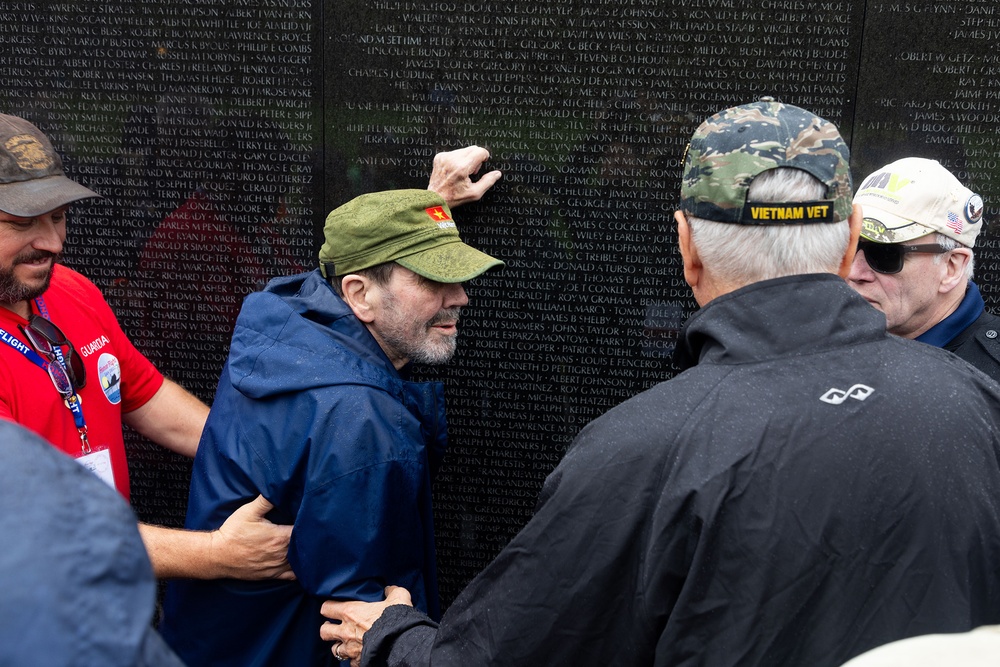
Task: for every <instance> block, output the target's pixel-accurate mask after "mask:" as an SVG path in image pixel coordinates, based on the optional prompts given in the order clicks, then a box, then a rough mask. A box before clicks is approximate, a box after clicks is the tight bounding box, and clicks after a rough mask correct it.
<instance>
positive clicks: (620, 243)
mask: <svg viewBox="0 0 1000 667" xmlns="http://www.w3.org/2000/svg"><path fill="white" fill-rule="evenodd" d="M7 5H9V7H8V6H5V7H6V8H7V9H8V10H9V11H8V14H7V15H6V16H5V21H4V22H3V24H2V25H0V33H2V37H0V41H2V43H3V47H0V48H2V51H0V74H2V76H3V80H4V82H5V85H4V87H3V88H2V89H0V109H2V110H3V111H4V112H7V113H14V114H18V115H22V116H24V117H26V118H28V119H29V120H31V121H32V122H34V123H36V124H37V125H39V126H40V127H41V128H42V129H43V130H45V131H46V132H48V133H49V134H50V136H51V137H52V139H53V141H54V143H55V144H56V146H57V147H58V148H59V149H60V151H61V152H62V154H63V155H64V156H65V158H66V163H67V169H68V171H69V172H70V173H71V175H72V176H73V177H75V178H77V179H78V180H80V181H81V182H83V183H84V184H86V185H88V186H90V187H92V188H94V189H95V190H97V191H99V192H101V193H102V194H103V195H104V199H102V200H100V201H98V202H96V203H92V204H88V205H85V206H80V207H77V208H76V209H75V210H74V212H73V217H72V221H71V231H70V238H69V240H68V243H67V252H66V262H67V263H68V264H70V265H71V266H73V267H74V268H77V269H78V270H80V271H82V272H83V273H84V274H86V275H87V276H89V277H90V278H91V279H92V280H94V281H95V282H96V283H97V284H98V285H99V286H100V287H101V288H102V289H103V290H104V292H105V294H106V295H107V298H108V300H109V301H110V302H111V304H112V306H113V307H114V308H115V311H116V313H117V314H118V316H119V319H120V320H121V322H122V324H123V326H124V327H125V329H126V331H127V332H128V333H129V334H130V335H131V336H132V338H133V340H134V341H135V343H136V344H137V345H138V346H139V347H140V348H141V349H142V350H143V351H144V352H145V353H146V354H147V355H149V357H150V358H151V359H152V360H153V361H154V362H155V363H157V365H158V366H159V367H160V368H161V369H162V370H163V371H164V372H165V373H167V374H168V375H170V376H171V377H173V378H174V379H176V380H178V381H179V382H181V383H182V384H184V385H185V386H187V387H188V388H190V389H192V390H193V391H195V392H196V393H197V394H198V395H199V396H201V397H202V398H203V399H205V400H206V401H210V400H211V398H212V395H213V393H214V389H215V385H216V381H217V379H218V373H219V370H220V369H221V366H222V363H223V361H224V360H225V354H226V349H227V345H228V340H229V334H230V331H231V327H232V323H233V320H234V318H235V316H236V314H237V312H238V309H239V305H240V302H241V299H242V298H243V296H245V295H246V294H247V293H248V292H249V291H251V290H254V289H258V288H259V287H260V286H262V285H263V284H264V283H265V282H266V281H267V279H268V278H270V277H272V276H275V275H281V274H285V273H292V272H297V271H300V270H306V269H311V268H312V267H313V265H314V258H315V255H316V252H317V251H318V248H319V241H320V238H321V236H320V231H321V229H322V222H323V218H324V216H325V214H326V213H327V212H328V211H329V210H330V209H332V208H333V207H335V206H337V205H339V204H341V203H343V202H345V201H347V200H349V199H350V198H351V197H353V196H355V195H358V194H361V193H364V192H369V191H374V190H382V189H388V188H396V187H425V186H426V179H427V175H428V174H429V171H430V162H431V157H432V156H433V154H434V153H435V152H436V151H438V150H446V149H452V148H457V147H461V146H464V145H468V144H472V143H475V144H479V145H482V146H486V147H488V148H489V149H490V151H491V152H492V154H493V159H492V161H491V165H490V166H491V167H495V168H500V169H502V170H503V171H504V178H503V179H502V181H501V182H500V184H499V185H497V186H496V187H495V188H494V190H493V191H492V192H491V194H490V195H488V197H487V198H486V200H485V201H483V202H481V203H478V204H475V205H471V206H467V207H465V208H463V209H459V210H458V211H457V212H456V219H457V221H458V224H459V228H460V229H461V231H462V234H463V237H464V238H465V240H466V241H467V242H470V243H471V244H473V245H476V246H477V247H480V248H482V249H483V250H485V251H487V252H489V253H491V254H494V255H496V256H498V257H500V258H502V259H504V260H506V262H507V267H506V268H505V269H503V270H501V271H497V272H492V273H490V274H487V275H486V276H484V277H482V278H480V279H478V280H476V281H474V282H472V283H471V284H470V285H468V291H469V295H470V298H471V305H470V307H469V308H468V309H467V312H466V313H465V315H464V316H463V318H462V322H461V324H460V326H461V342H460V347H459V353H458V354H457V355H456V358H455V360H454V361H453V363H452V364H450V365H449V366H447V367H435V368H418V369H416V371H415V372H416V374H417V375H418V376H419V377H423V378H428V379H432V378H433V379H441V380H443V381H444V382H445V383H446V385H447V393H448V401H449V422H450V440H451V445H450V448H451V449H450V454H449V457H448V459H447V463H446V465H445V467H444V468H443V470H442V473H441V476H440V478H439V480H438V484H437V488H436V500H437V526H438V542H439V549H440V555H439V562H440V567H441V571H442V574H441V579H442V588H443V594H444V597H445V599H446V600H450V599H451V597H453V596H454V594H455V593H457V591H458V590H460V589H461V587H462V586H463V585H464V583H465V582H466V581H467V580H468V579H469V578H470V577H471V576H472V575H473V574H475V572H477V571H478V570H479V569H481V568H482V567H483V565H485V563H486V562H487V561H488V560H489V559H490V558H491V557H492V556H493V555H494V554H495V553H496V552H497V551H498V550H499V549H500V548H501V547H502V546H503V545H504V544H505V543H506V542H507V541H508V540H509V539H510V538H511V537H512V536H513V534H514V533H515V532H516V531H517V530H518V529H519V527H520V526H521V525H523V523H524V522H525V521H526V520H527V518H528V517H529V516H530V513H531V511H532V508H533V506H534V503H535V499H536V497H537V493H538V490H539V488H540V486H541V483H542V481H543V480H544V478H545V476H546V475H547V474H548V473H549V472H550V471H551V470H552V468H553V467H554V466H555V464H556V463H557V462H558V460H559V459H560V457H561V456H562V454H563V453H564V452H565V450H566V448H567V447H568V445H569V444H570V442H571V441H572V438H573V436H574V435H575V434H576V433H577V432H578V431H579V430H580V429H581V428H582V427H583V426H584V425H585V424H586V423H587V422H588V421H590V420H591V419H593V418H594V417H596V416H598V415H599V414H601V413H603V412H605V411H606V410H608V409H609V408H611V407H613V406H614V405H616V404H618V403H619V402H621V401H622V400H624V399H626V398H628V397H629V396H632V395H634V394H636V393H638V392H640V391H642V390H644V389H646V388H648V387H650V386H652V385H653V384H655V383H657V382H660V381H662V380H665V379H668V378H669V377H671V376H672V375H673V374H674V372H675V370H674V368H673V367H672V365H671V353H672V351H673V347H674V344H675V341H676V340H677V337H678V333H679V330H680V327H681V325H682V324H683V322H684V321H685V319H686V318H687V317H688V316H689V315H690V314H691V313H692V312H693V310H694V309H695V308H696V306H695V304H694V302H693V300H692V299H691V297H690V294H689V292H688V289H687V287H686V285H685V283H684V280H683V275H682V273H681V270H680V258H679V256H678V254H677V253H676V251H675V247H674V246H675V242H676V238H675V234H674V224H673V219H672V212H673V210H674V208H675V207H676V202H677V198H678V197H677V193H678V189H679V178H680V170H679V165H680V162H681V158H682V154H683V151H684V146H685V144H686V141H687V138H688V137H689V136H690V134H691V132H692V131H693V130H694V128H695V127H696V126H697V125H698V124H699V123H700V122H701V120H703V119H704V118H705V117H706V116H708V115H710V114H712V113H714V112H715V111H718V110H720V109H722V108H724V107H727V106H731V105H733V104H740V103H744V102H748V101H752V100H754V99H756V98H758V97H760V96H763V95H771V96H774V97H775V98H778V99H780V100H782V101H785V102H789V103H792V104H796V105H799V106H803V107H806V108H808V109H810V110H811V111H814V112H815V113H818V114H820V115H822V116H824V117H826V118H828V119H830V120H832V121H834V122H836V123H837V124H838V125H839V126H840V128H841V130H842V132H843V134H844V136H845V137H846V138H847V139H848V140H849V142H850V143H851V147H852V151H853V154H854V168H855V183H859V182H860V180H861V179H862V178H863V176H864V175H866V174H867V173H868V172H870V171H872V170H874V169H875V168H876V167H878V166H881V165H882V164H884V163H886V162H889V161H891V160H892V159H895V158H897V157H902V156H904V155H920V156H926V157H935V158H937V159H940V160H941V161H942V162H943V163H944V164H945V165H946V166H948V167H949V168H951V169H952V170H953V171H954V172H955V173H956V174H957V175H958V176H959V178H960V179H962V180H963V181H965V182H966V184H968V185H969V186H970V187H972V188H973V189H974V190H977V191H978V192H979V193H980V194H982V195H983V197H984V199H985V200H986V202H987V220H988V225H987V229H986V231H985V233H984V236H983V237H981V242H980V245H981V249H980V250H978V252H977V281H978V282H979V283H980V284H981V286H982V288H983V293H984V296H985V297H986V299H987V303H988V305H990V306H994V307H995V306H996V305H997V299H998V296H997V285H998V283H1000V280H998V275H997V270H998V267H1000V265H998V259H1000V256H998V248H997V232H996V229H995V227H996V225H997V206H998V203H1000V192H998V189H1000V184H998V180H1000V174H998V160H1000V157H998V153H1000V151H998V148H997V146H998V142H1000V133H998V130H997V128H998V127H1000V122H998V121H1000V58H998V57H997V55H996V54H995V53H994V51H995V49H994V48H992V47H993V45H994V44H995V43H996V42H997V38H998V36H1000V6H997V5H996V4H995V3H994V2H993V1H992V0H960V1H955V0H951V1H948V0H937V1H931V0H915V1H901V2H883V1H878V0H872V1H868V2H862V1H860V0H858V1H848V0H834V1H831V2H814V1H811V0H758V1H757V2H752V3H744V2H737V1H736V0H685V1H684V2H681V1H680V0H676V1H674V0H660V1H658V2H649V1H648V0H641V1H640V0H615V1H614V2H606V1H602V0H543V1H541V2H539V1H536V0H530V1H529V0H512V1H511V2H507V3H501V4H499V5H498V4H497V3H486V2H480V1H478V0H473V1H469V2H442V1H439V0H425V1H421V2H417V1H415V0H374V1H366V2H360V1H358V0H338V2H327V3H322V2H319V0H164V2H161V3H131V2H122V1H118V0H110V1H102V2H95V1H93V0H77V1H76V2H65V1H63V2H46V1H41V0H36V1H30V0H15V1H14V2H12V3H7ZM821 307H822V304H817V308H821ZM129 447H130V456H131V462H132V463H131V465H132V468H133V492H132V493H133V500H134V504H135V506H136V508H137V510H138V511H139V513H140V516H141V517H142V518H144V519H146V520H148V521H154V522H163V523H178V522H180V521H181V520H182V519H183V513H184V504H185V502H186V492H187V477H188V471H189V466H188V463H187V462H186V461H184V460H183V459H180V458H178V457H174V456H173V455H168V454H165V453H162V452H160V451H159V450H158V448H156V447H153V446H152V445H150V444H148V443H146V442H144V441H142V440H141V439H139V438H137V437H131V438H130V441H129Z"/></svg>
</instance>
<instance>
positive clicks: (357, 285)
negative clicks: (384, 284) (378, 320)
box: [340, 273, 378, 324]
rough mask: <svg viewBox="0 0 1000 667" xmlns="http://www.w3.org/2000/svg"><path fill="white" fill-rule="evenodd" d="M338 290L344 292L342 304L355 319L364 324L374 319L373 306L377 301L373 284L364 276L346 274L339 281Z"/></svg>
mask: <svg viewBox="0 0 1000 667" xmlns="http://www.w3.org/2000/svg"><path fill="white" fill-rule="evenodd" d="M340 288H341V290H343V292H344V303H346V304H347V306H348V307H349V308H350V309H351V311H352V312H353V313H354V315H355V317H357V318H358V319H359V320H361V321H362V322H364V323H365V324H369V323H371V322H372V321H373V320H374V319H375V308H374V306H375V304H376V303H377V301H378V294H377V289H376V288H375V284H374V283H373V282H372V281H371V280H369V279H368V278H366V277H365V276H359V275H358V274H356V273H348V274H347V275H346V276H344V277H343V278H341V279H340Z"/></svg>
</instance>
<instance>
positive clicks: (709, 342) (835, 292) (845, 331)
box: [674, 273, 887, 370]
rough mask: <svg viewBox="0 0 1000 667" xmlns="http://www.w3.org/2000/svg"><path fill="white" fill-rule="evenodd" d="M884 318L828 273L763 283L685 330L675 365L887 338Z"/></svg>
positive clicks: (745, 359) (707, 311) (709, 309)
mask: <svg viewBox="0 0 1000 667" xmlns="http://www.w3.org/2000/svg"><path fill="white" fill-rule="evenodd" d="M886 335H887V334H886V332H885V316H884V315H882V313H880V312H879V311H877V310H876V309H875V308H873V307H872V306H871V305H869V304H868V303H867V302H866V301H865V300H864V299H862V298H861V297H860V296H858V295H857V293H855V292H854V290H852V289H851V288H850V287H849V286H848V285H847V283H845V282H844V281H843V280H842V279H841V278H839V277H837V276H835V275H833V274H828V273H822V274H808V275H798V276H787V277H784V278H775V279H773V280H763V281H760V282H757V283H753V284H752V285H748V286H746V287H742V288H740V289H738V290H735V291H733V292H730V293H728V294H724V295H723V296H720V297H718V298H716V299H714V300H713V301H712V302H711V303H709V304H708V305H707V306H705V307H704V308H702V309H701V310H699V311H698V312H696V313H695V314H694V315H692V316H691V319H689V320H688V321H687V323H686V324H685V325H684V328H683V329H682V330H681V337H680V341H679V342H678V344H677V349H676V350H675V352H674V363H676V364H677V366H678V367H679V368H681V369H682V370H683V369H687V368H690V367H691V366H694V365H695V364H698V363H717V364H739V363H750V362H755V361H763V360H766V359H772V358H776V357H782V356H795V355H801V354H811V353H815V352H820V351H823V350H827V349H833V348H837V347H842V346H845V345H855V344H857V343H859V342H865V341H867V340H877V339H880V338H884V337H885V336H886Z"/></svg>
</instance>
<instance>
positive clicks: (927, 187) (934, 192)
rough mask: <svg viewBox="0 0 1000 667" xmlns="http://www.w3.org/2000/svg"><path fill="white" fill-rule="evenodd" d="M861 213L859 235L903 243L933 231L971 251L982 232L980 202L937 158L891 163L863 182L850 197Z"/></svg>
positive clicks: (903, 160) (980, 199)
mask: <svg viewBox="0 0 1000 667" xmlns="http://www.w3.org/2000/svg"><path fill="white" fill-rule="evenodd" d="M854 203H855V204H860V205H861V209H862V213H863V214H864V223H863V225H862V227H861V236H862V237H864V238H866V239H868V240H869V241H874V242H876V243H905V242H906V241H911V240H913V239H915V238H919V237H921V236H926V235H928V234H933V233H934V232H938V233H941V234H944V235H945V236H947V237H948V238H951V239H954V240H956V241H958V242H959V243H961V244H962V245H964V246H966V247H969V248H971V247H972V246H973V245H975V243H976V236H978V235H979V232H980V230H981V229H982V228H983V209H984V205H983V198H982V197H980V196H979V195H977V194H976V193H975V192H973V191H972V190H970V189H969V188H967V187H965V186H964V185H962V184H961V183H960V182H959V180H958V179H957V178H955V176H954V175H953V174H952V173H951V172H950V171H948V170H947V169H945V168H944V167H943V166H942V165H941V163H940V162H938V161H937V160H928V159H926V158H919V157H908V158H903V159H901V160H896V161H895V162H893V163H891V164H887V165H886V166H884V167H882V168H881V169H879V170H877V171H876V172H875V173H873V174H872V175H871V176H869V177H868V178H866V179H865V180H864V182H862V183H861V187H860V188H858V192H857V194H855V195H854Z"/></svg>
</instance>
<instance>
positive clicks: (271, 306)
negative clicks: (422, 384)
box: [223, 270, 399, 398]
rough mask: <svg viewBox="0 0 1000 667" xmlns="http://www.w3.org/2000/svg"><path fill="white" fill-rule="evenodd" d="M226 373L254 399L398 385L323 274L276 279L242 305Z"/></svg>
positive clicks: (379, 350) (388, 364)
mask: <svg viewBox="0 0 1000 667" xmlns="http://www.w3.org/2000/svg"><path fill="white" fill-rule="evenodd" d="M223 372H224V374H225V373H228V375H229V380H230V382H232V384H233V386H234V387H236V389H238V390H239V391H240V392H241V393H243V394H245V395H247V396H249V397H251V398H263V397H265V396H271V395H274V394H280V393H283V392H291V391H303V390H307V389H313V388H316V387H326V386H331V385H336V384H362V385H370V386H376V387H380V388H384V389H389V387H387V386H386V385H387V383H388V382H390V381H391V379H392V378H395V379H399V374H398V373H397V371H396V369H395V368H394V367H393V365H392V363H391V362H390V361H389V358H388V357H387V356H386V355H385V353H384V352H383V351H382V348H381V347H379V345H378V343H377V342H376V341H375V338H374V337H373V336H372V335H371V333H370V332H369V331H368V329H367V328H366V327H365V326H364V324H362V323H361V321H359V320H358V319H357V317H355V316H354V313H353V312H352V311H351V309H350V308H348V306H347V304H345V303H344V301H343V299H341V298H340V297H339V296H337V294H336V292H334V291H333V288H332V287H330V285H329V283H327V281H326V280H325V279H324V278H323V277H322V275H320V273H319V270H315V271H311V272H309V273H303V274H299V275H294V276H287V277H282V278H275V279H274V280H272V281H271V282H270V283H268V285H267V287H265V288H264V290H263V291H262V292H255V293H253V294H251V295H250V296H248V297H247V298H246V299H245V300H244V302H243V308H242V310H241V311H240V316H239V318H238V319H237V321H236V328H235V330H234V331H233V342H232V346H231V347H230V351H229V360H228V361H227V362H226V369H225V370H224V371H223Z"/></svg>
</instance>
